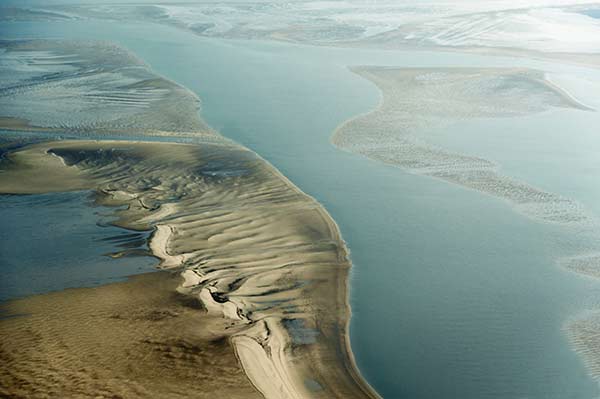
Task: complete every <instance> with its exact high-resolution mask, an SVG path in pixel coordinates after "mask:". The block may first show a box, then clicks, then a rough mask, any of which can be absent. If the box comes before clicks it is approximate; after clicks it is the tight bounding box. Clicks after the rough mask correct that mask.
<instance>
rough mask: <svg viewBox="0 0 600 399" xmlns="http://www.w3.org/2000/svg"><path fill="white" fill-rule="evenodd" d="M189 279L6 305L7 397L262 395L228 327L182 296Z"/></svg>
mask: <svg viewBox="0 0 600 399" xmlns="http://www.w3.org/2000/svg"><path fill="white" fill-rule="evenodd" d="M180 279H181V278H180V277H179V276H178V275H177V274H174V273H170V272H159V273H150V274H144V275H139V276H136V277H132V278H131V279H129V281H126V282H123V283H116V284H109V285H105V286H102V287H97V288H78V289H68V290H65V291H61V292H55V293H50V294H45V295H36V296H32V297H29V298H25V299H20V300H16V301H11V302H8V303H5V304H3V306H2V311H3V313H2V315H3V316H6V314H8V315H13V316H14V317H9V318H4V319H2V320H1V321H0V335H1V336H2V340H1V341H0V363H2V367H1V368H0V396H2V397H12V398H76V397H96V398H150V397H154V398H188V397H198V398H213V397H217V396H221V397H228V398H258V397H261V395H260V394H259V393H258V392H256V390H255V389H254V387H253V386H252V384H251V383H250V381H248V380H247V378H246V376H245V375H244V373H243V371H242V370H241V369H240V367H239V366H238V362H237V359H236V357H235V355H234V352H233V349H232V347H231V345H230V344H229V342H228V340H227V339H226V338H227V332H226V327H227V324H229V323H227V321H226V320H225V319H223V318H219V317H214V316H209V315H207V314H206V313H205V311H202V310H201V304H200V302H198V301H196V300H193V298H190V297H189V296H187V295H183V294H178V293H176V291H175V289H176V287H177V286H178V284H179V282H180ZM4 312H7V313H4ZM224 393H226V394H225V395H224Z"/></svg>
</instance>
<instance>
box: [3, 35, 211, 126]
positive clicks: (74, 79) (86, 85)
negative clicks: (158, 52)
mask: <svg viewBox="0 0 600 399" xmlns="http://www.w3.org/2000/svg"><path fill="white" fill-rule="evenodd" d="M0 76H1V77H2V79H1V83H0V127H3V128H12V129H18V130H48V131H62V132H67V133H73V132H75V133H78V134H86V133H88V134H92V133H93V134H102V133H110V134H113V135H114V134H123V133H127V134H136V133H143V134H161V133H162V134H167V132H168V134H171V135H172V134H177V133H179V134H183V133H190V132H200V131H208V130H210V129H209V128H208V127H207V126H206V125H205V124H204V123H203V122H202V121H201V120H200V119H199V118H198V117H197V112H198V109H199V104H200V103H199V99H198V98H197V97H196V96H195V95H194V94H193V93H191V92H190V91H188V90H186V89H184V88H183V87H181V86H178V85H177V84H175V83H173V82H171V81H169V80H166V79H164V78H159V77H157V75H156V74H154V73H153V72H152V71H151V70H150V69H149V67H148V66H147V65H145V64H144V63H143V62H142V61H141V60H139V59H137V58H136V57H135V56H133V55H132V54H131V53H129V52H127V51H126V50H125V49H122V48H120V47H118V46H115V45H112V44H109V43H100V42H77V43H76V42H56V41H44V40H34V41H0Z"/></svg>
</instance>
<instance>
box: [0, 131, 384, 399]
mask: <svg viewBox="0 0 600 399" xmlns="http://www.w3.org/2000/svg"><path fill="white" fill-rule="evenodd" d="M2 168H3V169H4V170H5V172H4V173H2V174H0V187H1V190H2V192H5V193H21V194H23V193H33V192H47V191H65V190H74V189H91V190H95V191H96V192H97V200H98V201H99V202H101V203H103V204H106V205H119V206H125V208H119V209H118V210H115V214H116V216H117V217H118V221H117V222H116V223H117V224H118V225H121V226H123V227H127V228H130V229H148V228H154V229H155V232H154V234H153V236H152V238H151V242H150V248H151V250H152V251H153V253H154V254H155V255H156V256H157V257H160V258H161V259H162V263H161V266H162V267H163V268H165V269H167V268H168V269H173V270H178V271H180V272H181V274H182V276H183V277H184V282H183V283H182V285H181V286H180V287H179V292H180V293H183V294H186V295H189V296H191V297H193V298H197V299H199V301H200V303H201V304H202V306H203V308H204V309H205V310H206V311H207V312H208V314H209V315H211V316H216V317H220V318H224V319H226V320H228V326H227V330H226V331H227V332H225V331H221V332H222V333H223V334H224V335H225V336H227V337H228V338H229V339H230V342H231V343H232V344H233V347H234V349H235V351H236V354H237V357H238V359H239V360H240V362H241V364H242V366H243V368H244V371H245V372H246V374H247V375H248V377H249V379H250V381H251V382H252V383H253V384H254V386H255V387H256V388H257V389H258V390H259V391H260V392H261V393H262V394H263V395H264V396H265V397H268V398H304V397H323V398H330V397H344V398H346V397H375V396H376V395H375V394H374V393H373V392H372V391H371V390H370V388H369V387H368V386H367V385H366V383H364V382H363V381H362V379H361V378H360V376H359V375H358V373H357V371H356V369H355V367H354V363H353V360H352V356H351V353H350V351H349V346H348V342H347V324H348V318H349V309H348V306H347V302H346V297H347V292H346V279H347V273H348V269H349V266H350V264H349V261H348V258H347V252H346V248H345V246H344V243H343V241H342V240H341V238H340V236H339V231H338V229H337V226H336V225H335V223H334V222H333V221H332V220H331V218H330V217H329V216H328V215H327V214H326V212H325V211H324V210H323V208H322V207H321V206H320V205H319V204H318V203H317V202H315V201H314V200H313V199H312V198H310V197H308V196H306V195H304V194H303V193H302V192H300V191H299V190H298V189H297V188H295V187H294V186H293V185H292V184H291V183H290V182H288V181H287V180H286V179H285V178H283V176H281V175H280V174H279V173H277V172H276V171H275V170H274V169H273V168H272V167H270V166H269V165H268V164H266V163H265V162H264V161H263V160H261V159H260V158H258V157H257V156H256V155H255V154H253V153H252V152H250V151H248V150H246V149H244V148H241V147H239V146H234V145H228V144H213V143H207V144H204V145H184V144H157V143H139V142H127V141H118V142H117V141H100V142H91V141H62V142H52V143H41V144H36V145H31V146H28V147H25V148H22V149H19V150H16V151H14V152H11V153H9V154H8V155H7V156H6V158H5V160H4V161H3V163H2ZM123 305H124V307H126V304H125V303H124V304H123ZM38 326H39V324H38ZM190 328H193V326H190ZM197 328H198V329H199V330H202V328H203V327H202V325H201V324H198V326H197ZM18 364H27V363H18ZM88 367H91V368H93V367H94V364H93V362H92V364H90V365H88ZM61 370H63V369H60V368H59V370H58V371H56V372H57V373H59V374H60V373H61V372H62V371H61ZM63 371H64V370H63ZM20 372H21V373H23V372H25V371H24V370H20ZM34 377H35V376H32V377H31V378H34Z"/></svg>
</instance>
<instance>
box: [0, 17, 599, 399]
mask: <svg viewBox="0 0 600 399" xmlns="http://www.w3.org/2000/svg"><path fill="white" fill-rule="evenodd" d="M107 25H109V26H107ZM0 30H1V32H0V33H1V35H2V36H11V37H18V36H39V37H53V36H54V37H71V38H98V39H108V40H114V41H117V42H120V43H121V44H123V45H125V46H127V47H128V48H130V49H131V50H133V51H134V52H136V53H137V55H139V56H140V57H141V58H143V59H144V60H145V61H147V62H148V63H149V64H150V65H151V66H152V67H153V68H155V69H156V70H157V71H158V72H159V73H161V74H164V75H166V76H167V77H169V78H172V79H174V80H176V81H177V82H179V83H181V84H183V85H185V86H186V87H188V88H190V89H192V90H193V91H195V92H196V93H197V94H198V95H199V96H200V97H201V98H202V101H203V112H202V115H203V116H204V117H205V119H206V120H207V121H208V122H209V123H210V124H211V125H212V126H213V127H215V128H216V129H218V130H220V131H221V132H222V133H223V134H224V135H225V136H227V137H230V138H232V139H234V140H236V141H238V142H241V143H242V144H244V145H246V146H248V147H250V148H251V149H253V150H255V151H257V152H258V153H259V154H260V155H261V156H263V157H265V158H266V159H267V160H268V161H270V162H271V163H273V164H274V165H275V166H276V167H277V168H278V169H280V170H281V172H282V173H284V174H285V175H286V176H287V177H289V178H290V179H291V180H292V181H293V182H294V183H295V184H297V185H298V186H299V187H300V188H301V189H302V190H304V191H305V192H307V193H308V194H310V195H313V196H314V197H315V198H317V199H318V200H319V201H320V202H322V203H323V204H324V205H325V207H326V208H327V210H328V211H329V212H330V213H331V214H332V216H333V218H334V219H335V220H336V221H337V222H338V224H339V225H340V228H341V231H342V234H343V237H344V239H345V240H346V241H347V242H348V244H349V247H350V250H351V251H352V254H351V255H352V260H353V264H354V268H353V271H352V276H351V304H352V310H353V318H352V325H351V340H352V347H353V351H354V353H355V355H356V359H357V362H358V365H359V367H360V369H361V371H362V373H363V374H364V375H365V377H366V378H367V380H368V381H369V382H370V383H371V384H372V385H373V386H374V387H375V388H376V389H377V390H378V391H379V392H380V393H381V394H382V395H383V396H384V397H386V398H407V399H414V398H427V399H429V398H461V399H470V398H472V399H480V398H540V399H541V398H545V399H564V398H578V399H579V398H581V399H584V398H585V399H591V398H596V397H598V394H599V392H600V391H599V389H598V385H597V384H596V383H595V382H594V381H593V380H592V379H591V378H590V377H589V375H588V374H587V373H586V370H585V368H584V366H583V362H582V361H581V359H580V358H579V357H578V356H577V355H576V354H575V353H574V352H573V351H572V350H571V349H570V347H569V345H568V342H567V339H566V337H565V334H564V332H563V330H562V328H563V325H564V323H565V321H566V320H568V319H569V318H570V317H573V316H574V315H577V314H578V312H580V311H581V310H583V309H585V308H588V307H595V306H597V304H598V303H600V300H599V299H600V285H599V284H598V282H596V281H595V280H591V279H586V278H583V277H579V276H577V275H575V274H572V273H569V272H566V271H564V270H562V269H560V268H559V267H558V266H556V265H555V260H556V258H557V257H559V256H561V255H565V254H569V253H571V252H573V251H576V250H578V248H576V247H577V246H579V245H580V241H579V239H578V237H577V236H574V235H573V234H572V233H571V232H568V231H564V230H562V229H561V228H559V227H553V226H550V225H545V224H538V223H535V222H533V221H531V220H528V219H526V218H525V217H523V216H522V215H519V214H517V213H516V212H514V210H512V209H511V208H510V207H509V206H508V205H507V204H505V203H504V202H502V201H500V200H497V199H495V198H493V197H490V196H487V195H484V194H481V193H477V192H474V191H470V190H466V189H461V188H459V187H456V186H452V185H450V184H448V183H443V182H440V181H437V180H434V179H431V178H426V177H421V176H415V175H410V174H406V173H404V172H403V171H401V170H400V169H397V168H392V167H388V166H385V165H381V164H378V163H376V162H374V161H370V160H367V159H364V158H361V157H358V156H355V155H352V154H348V153H344V152H341V151H339V150H337V149H335V148H334V147H333V146H331V145H330V143H329V137H330V135H331V133H332V131H333V129H334V128H335V127H336V126H337V125H338V124H339V123H340V122H342V121H343V120H345V119H347V118H350V117H352V116H354V115H356V114H358V113H362V112H365V111H368V110H369V109H370V108H372V107H374V106H375V105H376V104H377V102H378V100H379V94H378V92H377V90H376V89H375V88H374V87H373V86H372V85H371V84H369V83H368V82H366V81H364V80H362V79H360V78H359V77H357V76H355V75H353V74H352V73H350V72H349V71H347V69H346V67H345V66H346V65H348V64H350V65H360V64H374V65H403V66H445V65H448V66H474V65H477V66H514V65H527V66H533V67H545V68H552V70H554V71H555V72H557V73H561V72H568V73H573V74H575V75H576V76H578V79H584V80H585V79H595V80H596V81H599V80H600V78H599V75H598V73H597V72H593V71H590V70H586V69H583V68H576V67H572V66H563V65H552V64H547V63H542V62H530V61H526V60H523V59H517V60H515V59H510V58H501V57H487V58H486V57H480V56H470V55H461V54H453V53H442V54H438V53H429V52H387V51H366V50H351V49H346V50H333V49H327V48H311V47H304V46H293V45H288V44H276V43H261V42H237V41H216V40H206V39H201V38H199V37H196V36H193V35H192V34H189V33H185V32H181V31H176V30H175V29H172V28H166V27H160V26H155V25H143V24H132V25H131V26H128V27H123V26H118V25H113V24H109V23H97V22H94V21H85V23H81V22H79V23H61V24H51V23H50V24H47V23H36V24H23V23H22V24H5V25H4V26H3V27H0ZM589 100H593V99H589ZM564 112H567V111H564ZM576 112H578V111H568V112H567V113H566V114H564V115H563V116H561V117H558V116H553V115H558V114H551V113H547V114H543V115H538V116H536V117H537V118H539V119H538V122H543V121H550V122H549V123H557V121H562V125H555V126H560V127H561V129H551V132H552V137H554V136H560V140H562V141H560V142H561V143H563V144H564V143H571V144H572V143H574V141H569V140H570V138H571V140H572V138H573V135H572V134H571V132H572V130H570V129H572V128H570V127H572V126H576V127H577V131H578V132H579V135H578V136H577V137H582V136H585V137H586V138H587V140H589V144H588V145H587V146H585V147H587V148H590V146H592V147H591V148H593V146H594V145H597V144H598V142H599V140H600V139H599V138H598V137H597V134H596V135H594V128H593V127H594V126H598V122H600V120H599V116H598V113H585V114H584V113H576ZM476 123H480V124H481V123H484V121H477V122H472V127H471V129H470V130H469V132H470V133H468V132H467V133H465V135H462V134H459V133H462V132H463V130H462V128H461V129H460V130H458V129H454V130H451V131H445V132H443V133H439V134H437V135H434V137H433V139H432V140H433V141H434V142H436V143H438V144H443V143H446V144H448V143H451V144H452V146H453V147H452V148H450V149H453V150H457V151H460V152H466V153H468V154H472V155H489V156H490V159H492V160H496V161H498V162H499V163H501V164H502V163H505V164H506V167H505V169H504V168H503V169H502V170H503V171H505V172H506V173H507V174H508V175H509V176H513V177H518V178H521V179H523V180H525V181H526V182H528V183H530V184H533V185H540V186H542V187H543V188H545V189H547V190H549V191H551V192H556V193H558V194H562V195H567V196H569V197H572V198H574V199H576V200H578V201H580V202H582V203H584V204H600V192H598V190H597V189H596V188H590V187H589V186H590V184H591V185H592V186H594V184H595V183H593V182H592V181H591V180H590V179H592V177H591V176H593V175H594V173H593V170H594V168H595V167H596V166H595V165H596V163H595V162H596V161H595V158H594V157H591V156H588V157H585V156H583V154H584V153H585V152H586V151H587V150H586V148H583V147H582V146H580V145H579V144H578V143H579V141H575V143H576V144H575V145H572V146H570V147H569V150H568V151H556V148H555V149H553V147H554V146H555V145H556V143H557V142H556V141H554V140H542V139H540V138H543V136H544V134H546V133H547V132H548V125H547V124H543V123H542V124H538V123H537V122H536V123H534V122H533V121H530V122H522V120H521V119H519V120H516V119H515V120H510V121H508V120H503V121H502V122H501V123H503V124H505V125H504V126H505V128H506V129H508V130H507V131H508V132H510V134H507V135H500V137H501V138H500V139H497V138H496V139H493V140H492V139H490V141H486V140H483V141H482V140H477V134H478V132H479V133H481V132H482V131H483V132H488V131H489V130H487V129H490V126H494V125H495V124H496V123H500V122H498V121H497V120H494V121H491V122H488V123H487V124H485V123H484V125H483V126H481V125H480V126H479V127H478V128H477V127H475V126H474V125H475V124H476ZM521 123H525V124H524V125H521V127H519V126H520V125H519V124H521ZM465 126H466V125H465ZM498 126H499V127H498V128H497V129H500V126H502V125H501V124H499V125H498ZM523 129H525V130H523ZM464 131H465V132H466V131H467V130H466V127H465V130H464ZM493 131H494V132H497V131H498V130H493ZM524 131H529V132H531V131H533V132H534V134H533V135H524V134H522V133H523V132H524ZM500 132H501V131H500ZM501 133H502V132H501ZM490 134H491V131H490ZM495 137H498V136H495ZM504 138H506V140H504ZM473 141H475V143H479V144H474V143H473ZM496 141H501V142H502V143H503V144H502V145H503V147H502V146H495V145H493V144H489V145H486V143H495V142H496ZM532 148H535V149H536V151H531V152H528V149H532ZM563 148H564V147H563ZM486 149H487V152H486ZM513 150H514V151H513ZM503 154H504V155H503ZM524 154H526V155H527V156H524ZM566 154H569V159H577V160H579V161H578V162H574V163H573V164H571V163H569V165H568V166H567V167H565V156H566ZM512 158H515V159H513V160H512V161H511V159H512ZM516 158H519V159H521V161H519V160H516ZM523 159H525V160H523ZM532 164H537V165H538V166H539V167H537V168H532V167H531V165H532ZM503 166H504V164H503ZM523 168H525V169H523ZM582 170H588V171H590V173H589V174H583V175H581V176H583V177H582V179H581V180H580V179H579V176H580V174H578V173H579V172H581V171H582ZM595 175H596V176H597V174H595ZM594 187H596V186H594ZM589 209H590V212H592V213H594V214H595V215H598V213H599V212H600V209H598V208H597V206H594V205H591V206H589ZM556 243H561V244H560V245H556Z"/></svg>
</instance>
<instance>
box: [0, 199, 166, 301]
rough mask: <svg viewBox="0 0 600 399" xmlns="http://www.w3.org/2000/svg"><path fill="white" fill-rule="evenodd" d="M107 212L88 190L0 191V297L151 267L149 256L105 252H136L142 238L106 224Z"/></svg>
mask: <svg viewBox="0 0 600 399" xmlns="http://www.w3.org/2000/svg"><path fill="white" fill-rule="evenodd" d="M110 212H111V210H110V209H109V208H106V207H98V206H92V200H91V198H90V193H88V192H72V193H52V194H39V195H37V194H36V195H0V220H1V221H2V223H0V274H1V275H2V278H1V279H0V301H2V300H7V299H13V298H17V297H23V296H27V295H33V294H41V293H45V292H50V291H57V290H62V289H65V288H70V287H90V286H95V285H100V284H105V283H109V282H114V281H118V280H122V279H123V278H124V277H126V276H130V275H132V274H137V273H145V272H149V271H152V270H155V266H156V263H157V261H156V259H155V258H153V257H150V256H135V257H131V256H125V257H121V258H118V259H113V258H111V257H109V256H108V255H109V254H113V253H117V252H124V251H125V252H128V253H130V254H132V255H136V254H138V255H139V252H140V251H143V250H144V249H145V246H146V240H147V238H148V233H147V232H134V231H129V230H125V229H121V228H118V227H113V226H110V225H108V224H107V223H108V222H109V221H110V217H109V216H108V215H109V214H110Z"/></svg>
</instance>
